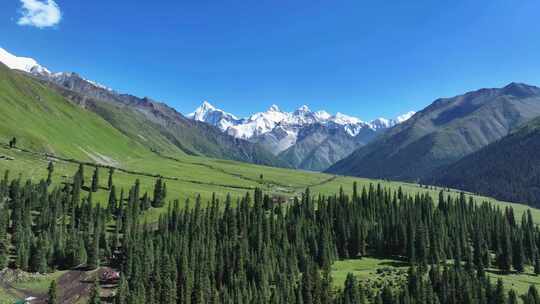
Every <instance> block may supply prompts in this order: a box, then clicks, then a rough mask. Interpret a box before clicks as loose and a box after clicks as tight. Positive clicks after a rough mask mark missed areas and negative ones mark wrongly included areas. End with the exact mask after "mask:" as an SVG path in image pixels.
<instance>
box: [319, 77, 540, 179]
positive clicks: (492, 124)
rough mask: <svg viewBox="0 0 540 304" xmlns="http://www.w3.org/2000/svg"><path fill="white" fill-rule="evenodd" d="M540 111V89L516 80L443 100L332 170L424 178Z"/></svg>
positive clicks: (437, 101)
mask: <svg viewBox="0 0 540 304" xmlns="http://www.w3.org/2000/svg"><path fill="white" fill-rule="evenodd" d="M539 115H540V88H537V87H534V86H530V85H526V84H519V83H511V84H509V85H507V86H505V87H503V88H494V89H481V90H477V91H473V92H469V93H466V94H463V95H459V96H456V97H452V98H441V99H438V100H436V101H435V102H433V103H432V104H431V105H430V106H428V107H427V108H425V109H424V110H422V111H420V112H418V113H417V114H416V115H414V116H413V117H412V118H411V119H410V120H408V121H406V122H405V123H403V124H400V125H397V126H395V127H394V128H392V129H390V130H389V131H388V132H386V133H385V134H384V135H383V136H381V137H379V138H377V139H376V140H374V141H372V142H371V143H369V144H368V145H366V146H364V147H361V148H359V149H358V150H356V151H355V152H354V153H352V154H351V155H350V156H349V157H347V158H345V159H343V160H341V161H339V162H337V163H336V164H335V165H333V166H332V167H330V168H329V169H328V172H332V173H337V174H345V175H355V176H364V177H375V178H389V179H398V180H418V179H422V178H428V177H429V176H430V175H431V174H432V173H433V172H434V170H436V169H437V168H439V167H442V166H445V165H448V164H451V163H453V162H455V161H457V160H459V159H461V158H462V157H464V156H466V155H469V154H470V153H473V152H475V151H477V150H479V149H481V148H482V147H485V146H486V145H488V144H490V143H492V142H494V141H496V140H498V139H500V138H502V137H504V136H506V135H507V134H508V133H509V132H510V131H511V130H513V129H514V128H516V127H518V126H520V125H522V124H524V123H526V122H528V121H530V120H531V119H533V118H534V117H536V116H539Z"/></svg>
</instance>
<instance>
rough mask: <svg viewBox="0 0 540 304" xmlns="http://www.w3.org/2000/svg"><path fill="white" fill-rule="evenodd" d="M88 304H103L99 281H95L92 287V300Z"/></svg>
mask: <svg viewBox="0 0 540 304" xmlns="http://www.w3.org/2000/svg"><path fill="white" fill-rule="evenodd" d="M88 304H101V297H100V288H99V282H98V280H97V279H95V280H94V284H93V286H92V291H91V292H90V299H89V300H88Z"/></svg>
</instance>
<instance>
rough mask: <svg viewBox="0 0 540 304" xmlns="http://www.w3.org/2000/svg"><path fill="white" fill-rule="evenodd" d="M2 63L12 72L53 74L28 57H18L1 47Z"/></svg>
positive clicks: (0, 56)
mask: <svg viewBox="0 0 540 304" xmlns="http://www.w3.org/2000/svg"><path fill="white" fill-rule="evenodd" d="M0 62H2V63H3V64H5V65H6V66H7V67H8V68H10V69H12V70H20V71H24V72H27V73H39V74H50V73H51V72H50V71H49V70H47V69H46V68H45V67H43V66H41V65H40V64H39V63H37V61H36V60H34V59H32V58H27V57H17V56H15V55H13V54H11V53H9V52H8V51H6V50H4V49H3V48H1V47H0Z"/></svg>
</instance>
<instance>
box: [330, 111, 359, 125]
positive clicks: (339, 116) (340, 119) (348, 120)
mask: <svg viewBox="0 0 540 304" xmlns="http://www.w3.org/2000/svg"><path fill="white" fill-rule="evenodd" d="M332 118H333V121H334V122H335V123H337V124H340V125H346V124H359V123H362V121H361V120H360V119H358V118H356V117H352V116H349V115H345V114H343V113H340V112H337V113H336V115H334V116H333V117H332Z"/></svg>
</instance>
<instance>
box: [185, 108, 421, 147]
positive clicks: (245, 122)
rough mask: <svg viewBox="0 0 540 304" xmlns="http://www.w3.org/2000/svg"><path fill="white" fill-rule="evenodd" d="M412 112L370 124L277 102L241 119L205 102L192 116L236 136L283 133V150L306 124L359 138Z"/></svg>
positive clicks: (392, 123) (343, 115)
mask: <svg viewBox="0 0 540 304" xmlns="http://www.w3.org/2000/svg"><path fill="white" fill-rule="evenodd" d="M412 114H414V112H409V113H406V114H404V115H401V116H400V117H399V118H397V119H385V118H379V119H376V120H374V121H372V122H370V123H366V122H363V121H362V120H360V119H359V118H356V117H353V116H349V115H345V114H343V113H339V112H338V113H336V114H335V115H331V114H329V113H328V112H326V111H317V112H312V111H311V110H310V109H309V107H308V106H307V105H303V106H301V107H299V108H298V109H296V110H295V111H294V112H283V111H281V110H280V109H279V107H278V106H277V105H271V106H270V107H269V108H268V110H267V111H266V112H258V113H254V114H252V115H251V116H249V117H247V118H242V119H238V118H236V117H235V116H234V115H232V114H230V113H227V112H225V111H223V110H221V109H218V108H215V107H214V106H212V105H211V104H210V103H208V102H206V101H205V102H203V104H202V105H201V106H199V107H198V108H197V109H196V110H195V112H193V113H191V114H189V115H188V117H189V118H191V119H194V120H197V121H202V122H206V123H208V124H211V125H213V126H216V127H218V128H219V129H221V130H222V131H223V132H227V133H228V134H229V135H232V136H234V137H238V138H242V139H247V140H256V138H258V137H260V136H261V135H264V134H267V133H268V134H273V133H275V134H279V135H277V136H278V137H280V138H281V139H280V141H282V142H283V143H282V144H279V151H282V150H284V149H287V148H288V147H290V146H291V145H293V144H294V143H295V141H296V139H297V136H298V132H299V131H300V130H301V129H302V128H303V127H306V126H309V125H312V124H315V123H319V124H321V125H323V126H326V127H329V128H342V129H343V130H344V131H345V132H347V133H348V134H349V135H350V136H352V137H355V136H357V135H358V134H360V132H361V131H362V130H364V129H371V130H372V131H375V132H378V131H381V130H385V129H388V128H390V127H393V126H394V125H396V124H398V123H400V122H403V121H405V120H406V119H408V117H410V116H412ZM271 136H274V135H271Z"/></svg>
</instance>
